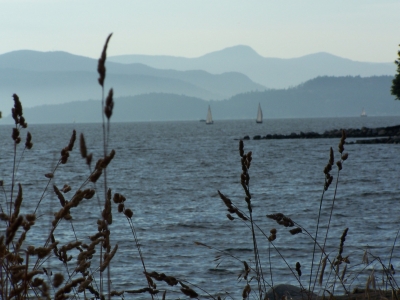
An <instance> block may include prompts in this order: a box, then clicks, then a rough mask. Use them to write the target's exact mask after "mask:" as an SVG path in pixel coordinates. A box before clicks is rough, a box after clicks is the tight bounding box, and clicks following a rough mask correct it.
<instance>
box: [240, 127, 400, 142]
mask: <svg viewBox="0 0 400 300" xmlns="http://www.w3.org/2000/svg"><path fill="white" fill-rule="evenodd" d="M344 130H345V131H346V136H347V137H348V138H362V139H360V140H356V141H349V142H346V143H347V144H400V125H396V126H389V127H378V128H367V127H362V128H361V129H353V128H348V129H344ZM341 136H342V129H333V130H327V131H325V132H324V133H318V132H314V131H311V132H300V133H295V132H292V133H291V134H287V135H285V134H267V135H265V136H261V135H255V136H253V140H274V139H326V138H340V137H341ZM243 140H250V136H248V135H246V136H245V137H243Z"/></svg>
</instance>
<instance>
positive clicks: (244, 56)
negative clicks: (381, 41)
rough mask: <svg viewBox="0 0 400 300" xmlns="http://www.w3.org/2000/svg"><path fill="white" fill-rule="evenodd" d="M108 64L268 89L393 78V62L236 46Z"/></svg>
mask: <svg viewBox="0 0 400 300" xmlns="http://www.w3.org/2000/svg"><path fill="white" fill-rule="evenodd" d="M108 59H109V60H110V61H115V62H116V61H118V62H120V63H134V62H136V63H143V64H146V65H148V66H151V67H156V68H160V69H175V70H181V71H183V70H198V69H201V70H205V71H207V72H210V73H213V74H219V73H223V72H230V71H234V72H240V73H243V74H245V75H246V76H248V77H249V78H250V79H251V80H253V81H254V82H257V83H259V84H262V85H264V86H266V87H267V88H287V87H290V86H296V85H298V84H300V83H302V82H305V81H307V80H309V79H312V78H315V77H317V76H347V75H351V76H357V75H360V76H363V77H368V76H380V75H394V74H395V71H396V67H395V65H394V64H393V63H375V62H359V61H354V60H351V59H348V58H342V57H340V56H336V55H333V54H330V53H327V52H317V53H314V54H308V55H304V56H301V57H295V58H274V57H263V56H261V55H259V54H258V53H257V52H256V51H255V50H253V49H252V48H251V47H249V46H245V45H239V46H233V47H228V48H224V49H222V50H218V51H214V52H211V53H207V54H205V55H202V56H199V57H194V58H182V57H176V56H166V55H162V56H156V55H154V56H153V55H142V54H140V55H135V54H132V55H122V56H110V57H109V58H108Z"/></svg>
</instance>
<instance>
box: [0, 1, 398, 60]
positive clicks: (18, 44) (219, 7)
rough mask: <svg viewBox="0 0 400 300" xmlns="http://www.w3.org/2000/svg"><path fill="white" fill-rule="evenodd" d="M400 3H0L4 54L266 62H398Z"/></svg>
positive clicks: (0, 23) (0, 36)
mask: <svg viewBox="0 0 400 300" xmlns="http://www.w3.org/2000/svg"><path fill="white" fill-rule="evenodd" d="M399 13H400V1H399V0H375V1H371V0H335V1H331V0H330V1H328V0H301V1H300V0H286V1H284V0H251V1H244V0H241V1H239V0H179V1H178V0H141V1H136V0H114V1H109V0H108V1H104V0H0V41H1V42H0V54H2V53H6V52H9V51H13V50H19V49H33V50H40V51H53V50H63V51H67V52H70V53H74V54H78V55H84V56H89V57H94V58H97V57H98V56H99V55H100V52H101V48H102V46H103V43H104V41H105V38H106V36H107V35H108V33H110V32H113V33H114V36H113V38H112V40H111V43H110V46H109V51H108V54H109V55H119V54H152V55H154V54H161V55H174V56H185V57H197V56H201V55H204V54H206V53H209V52H212V51H216V50H220V49H223V48H226V47H230V46H234V45H238V44H242V45H248V46H251V47H252V48H253V49H254V50H256V51H257V52H258V53H259V54H260V55H262V56H265V57H281V58H291V57H299V56H303V55H306V54H310V53H315V52H321V51H324V52H329V53H332V54H335V55H338V56H342V57H346V58H350V59H353V60H359V61H372V62H392V61H394V60H395V59H396V57H397V51H398V49H399V47H398V44H400V17H399Z"/></svg>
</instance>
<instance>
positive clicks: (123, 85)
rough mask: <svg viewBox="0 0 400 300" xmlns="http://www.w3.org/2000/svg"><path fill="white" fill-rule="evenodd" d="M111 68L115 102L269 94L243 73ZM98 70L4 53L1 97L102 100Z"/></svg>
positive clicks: (62, 58) (60, 59)
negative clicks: (165, 95)
mask: <svg viewBox="0 0 400 300" xmlns="http://www.w3.org/2000/svg"><path fill="white" fill-rule="evenodd" d="M106 67H107V78H106V86H107V87H113V88H114V90H115V95H116V97H122V96H134V95H139V94H143V93H151V92H153V93H154V92H158V93H173V94H178V95H181V94H182V95H186V96H193V97H198V98H201V99H205V100H211V99H213V100H222V99H226V98H229V97H231V96H233V95H236V94H238V93H243V92H247V91H256V90H260V91H262V90H265V87H264V86H262V85H260V84H257V83H254V82H253V81H251V80H250V79H249V78H248V77H247V76H245V75H243V74H241V73H238V72H225V73H222V74H210V73H208V72H206V71H202V70H195V71H175V70H160V69H155V68H151V67H148V66H146V65H143V64H129V65H126V64H119V63H113V62H109V61H108V62H106ZM96 70H97V60H96V59H92V58H87V57H82V56H77V55H72V54H69V53H66V52H37V51H30V50H21V51H14V52H10V53H6V54H2V55H0V83H1V84H0V98H1V99H10V105H9V107H11V95H12V94H13V93H16V94H18V95H19V96H20V97H21V99H22V101H23V102H24V104H25V106H26V107H31V106H35V105H42V104H59V103H63V102H71V101H77V100H87V99H93V98H95V99H100V97H101V92H100V87H99V85H98V84H97V78H98V74H97V72H96ZM2 105H3V103H2ZM0 110H5V107H4V106H2V107H0ZM7 111H8V107H7Z"/></svg>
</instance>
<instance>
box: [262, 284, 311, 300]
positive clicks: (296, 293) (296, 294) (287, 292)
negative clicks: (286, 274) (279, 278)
mask: <svg viewBox="0 0 400 300" xmlns="http://www.w3.org/2000/svg"><path fill="white" fill-rule="evenodd" d="M274 292H275V298H274ZM267 294H268V299H269V300H281V299H283V298H282V297H283V296H286V297H287V299H288V300H290V299H293V300H302V299H308V292H307V291H305V290H304V291H303V290H302V289H301V288H300V287H297V286H294V285H290V284H279V285H276V286H274V287H273V288H271V289H269V291H268V292H267ZM316 298H317V295H316V294H314V293H313V294H312V297H311V299H316Z"/></svg>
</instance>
